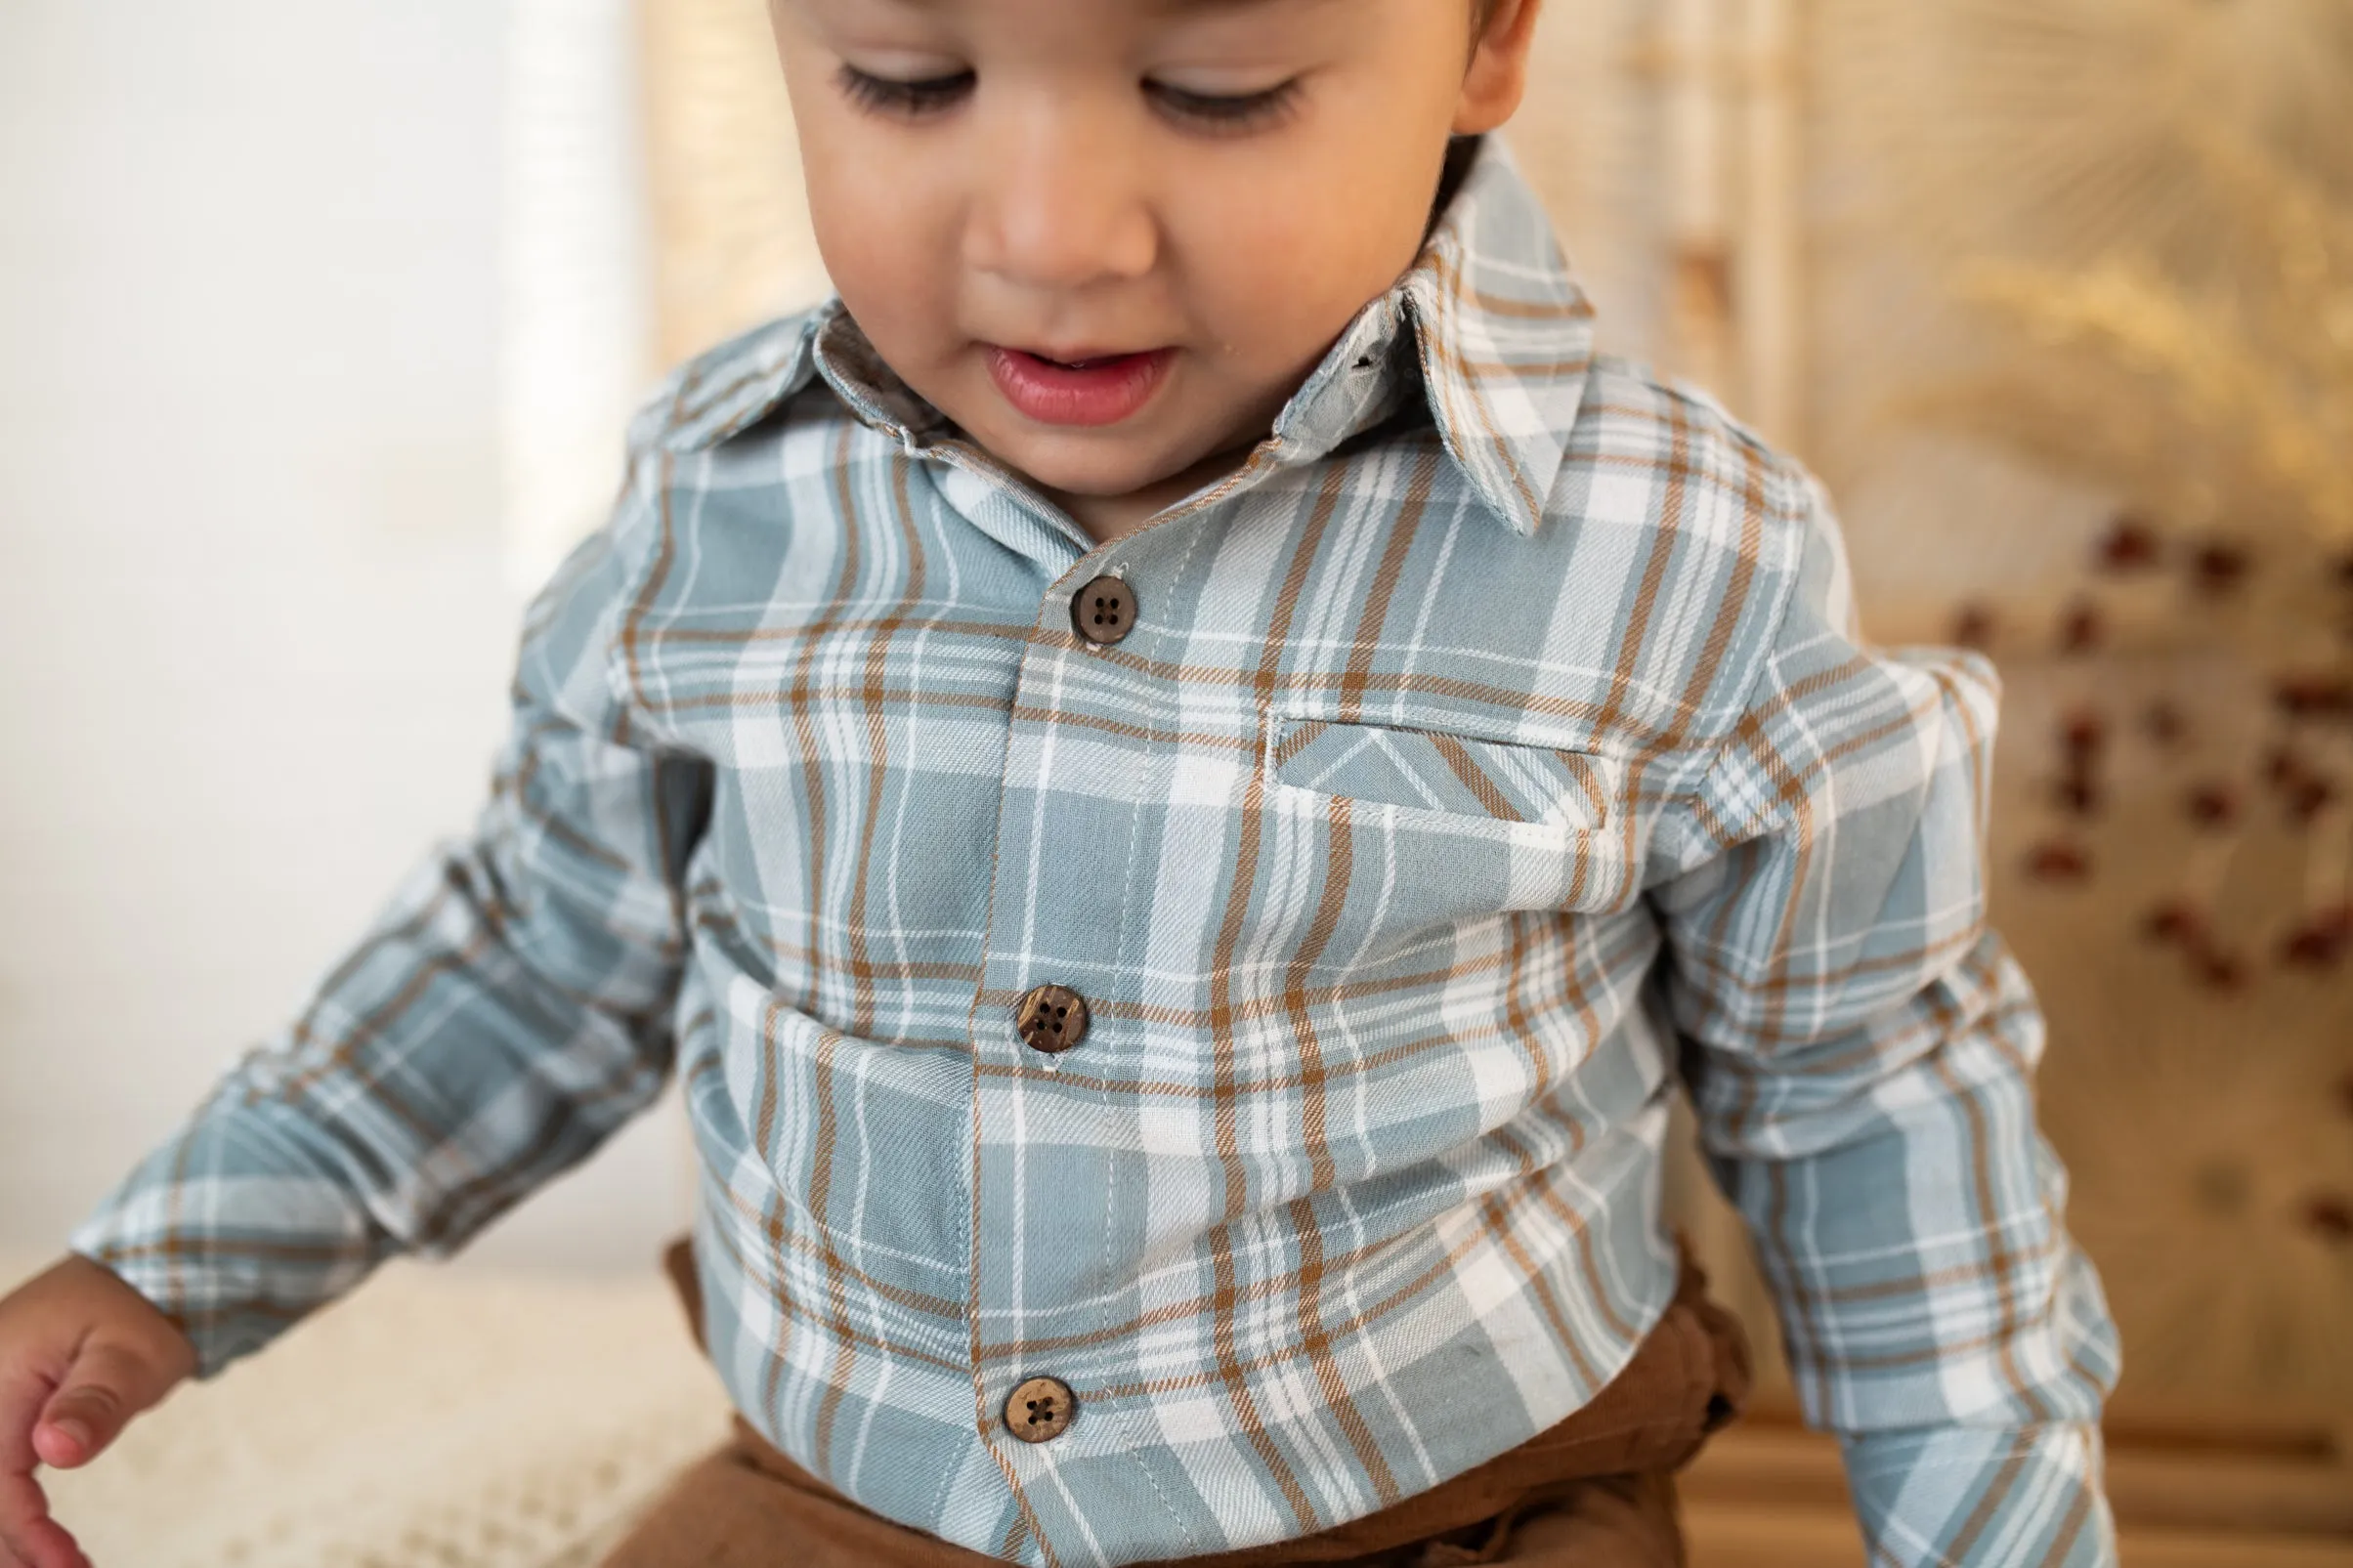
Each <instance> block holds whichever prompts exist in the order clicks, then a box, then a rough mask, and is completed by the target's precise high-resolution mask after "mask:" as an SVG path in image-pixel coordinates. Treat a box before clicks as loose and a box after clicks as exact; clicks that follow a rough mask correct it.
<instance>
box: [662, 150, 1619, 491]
mask: <svg viewBox="0 0 2353 1568" xmlns="http://www.w3.org/2000/svg"><path fill="white" fill-rule="evenodd" d="M1477 143H1478V145H1477V147H1476V149H1475V150H1474V151H1473V153H1472V155H1471V160H1470V164H1469V168H1468V171H1467V172H1466V174H1465V175H1464V177H1463V180H1462V184H1461V186H1460V187H1459V188H1458V189H1457V191H1455V194H1454V197H1453V199H1452V200H1451V201H1449V202H1448V204H1447V206H1446V209H1445V211H1444V212H1443V213H1442V214H1441V215H1440V217H1439V219H1438V221H1437V223H1436V224H1435V225H1434V226H1433V228H1432V230H1431V233H1430V235H1429V237H1428V238H1427V239H1426V240H1425V241H1424V243H1423V246H1422V250H1421V254H1420V255H1419V256H1418V257H1417V258H1416V259H1415V261H1414V264H1413V266H1412V267H1411V268H1409V269H1407V271H1406V272H1405V274H1404V275H1402V276H1401V277H1399V278H1398V279H1397V281H1396V282H1395V283H1394V284H1393V285H1391V286H1390V289H1389V290H1388V291H1387V292H1386V293H1384V294H1382V295H1381V296H1380V297H1379V298H1377V299H1375V300H1373V301H1371V302H1370V303H1368V304H1367V305H1366V306H1365V307H1364V309H1363V310H1361V311H1359V312H1358V313H1357V314H1356V316H1355V318H1353V319H1352V320H1350V322H1349V323H1348V327H1347V328H1346V329H1345V330H1343V331H1342V333H1341V334H1340V337H1339V338H1338V339H1337V340H1336V341H1335V342H1334V343H1333V345H1332V347H1331V349H1330V350H1329V351H1327V352H1326V354H1325V355H1324V358H1323V359H1322V360H1320V361H1319V362H1318V363H1317V365H1316V367H1315V369H1314V370H1312V371H1311V372H1309V374H1308V376H1307V378H1306V380H1305V381H1304V382H1303V383H1301V385H1300V388H1299V390H1298V391H1297V392H1296V393H1294V394H1293V395H1292V397H1291V400H1290V402H1289V403H1286V404H1284V406H1283V410H1282V412H1281V413H1279V414H1278V415H1276V417H1275V421H1274V428H1273V430H1272V432H1271V440H1272V444H1273V447H1274V451H1273V455H1274V457H1275V459H1276V461H1277V462H1278V463H1281V464H1283V465H1286V466H1288V465H1290V464H1294V463H1302V462H1312V461H1315V460H1316V459H1318V458H1321V457H1323V456H1324V455H1326V454H1327V453H1329V452H1330V451H1331V450H1332V449H1333V448H1334V447H1336V446H1338V445H1340V444H1341V443H1342V442H1344V441H1346V440H1348V438H1349V437H1351V436H1353V435H1356V434H1358V433H1359V432H1361V431H1363V430H1365V429H1368V428H1370V427H1371V426H1373V425H1375V424H1377V423H1379V422H1380V421H1381V420H1383V419H1385V418H1388V417H1389V416H1390V415H1391V414H1393V413H1394V412H1396V410H1397V409H1398V408H1399V407H1401V406H1403V405H1404V403H1406V402H1407V400H1408V399H1409V398H1410V397H1411V396H1412V394H1413V392H1414V390H1415V389H1416V388H1417V387H1418V388H1419V390H1420V391H1421V393H1422V395H1423V399H1424V401H1425V402H1426V403H1427V404H1428V407H1429V412H1430V417H1431V420H1432V422H1433V424H1434V425H1435V427H1436V429H1437V432H1438V435H1439V437H1440V439H1441V440H1442V441H1443V442H1444V444H1445V447H1446V450H1447V451H1448V453H1449V454H1451V455H1452V457H1453V459H1454V461H1455V463H1456V465H1457V466H1458V467H1459V468H1460V469H1461V470H1462V472H1463V474H1464V476H1465V478H1466V479H1467V480H1468V481H1469V482H1470V484H1471V486H1472V487H1473V488H1474V489H1475V490H1476V492H1477V493H1478V495H1479V497H1480V499H1481V500H1483V501H1484V502H1485V503H1486V505H1487V507H1488V509H1489V510H1490V511H1492V512H1493V513H1494V514H1495V515H1496V516H1497V517H1498V518H1500V519H1501V520H1502V521H1503V522H1504V523H1506V524H1507V525H1509V526H1510V527H1511V528H1512V530H1514V531H1515V532H1518V533H1522V534H1528V533H1533V532H1534V531H1535V530H1536V529H1537V527H1538V526H1539V525H1540V524H1541V522H1542V521H1543V517H1544V508H1545V502H1546V498H1547V497H1548V496H1549V495H1550V494H1551V493H1552V488H1553V482H1554V480H1555V479H1556V478H1557V477H1558V476H1559V474H1560V471H1561V463H1562V455H1563V453H1564V452H1565V450H1566V448H1567V444H1568V438H1569V433H1570V430H1571V428H1572V427H1573V426H1574V425H1575V423H1576V418H1577V411H1578V407H1579V405H1580V403H1581V402H1582V400H1583V398H1584V392H1585V384H1586V377H1587V374H1588V372H1589V371H1590V370H1591V368H1592V363H1593V341H1594V312H1593V307H1592V305H1591V303H1590V302H1589V301H1588V299H1587V298H1586V295H1585V291H1584V289H1583V288H1582V287H1581V286H1579V284H1578V282H1577V280H1576V278H1575V277H1574V275H1572V274H1571V272H1570V270H1569V265H1568V262H1567V259H1566V257H1565V256H1564V255H1563V254H1562V250H1561V246H1560V243H1559V241H1558V240H1557V239H1556V238H1555V236H1554V233H1553V229H1552V223H1551V220H1550V218H1549V216H1548V215H1547V213H1546V211H1545V208H1544V205H1543V202H1542V201H1541V199H1540V198H1539V197H1538V196H1537V195H1536V193H1535V191H1533V190H1531V189H1530V188H1529V186H1528V184H1527V182H1526V180H1525V179H1524V178H1523V177H1522V175H1521V174H1520V172H1519V165H1518V162H1517V160H1516V159H1515V158H1514V157H1513V156H1512V154H1511V152H1510V150H1509V149H1508V148H1506V147H1505V145H1504V143H1503V142H1502V141H1501V140H1500V139H1499V138H1498V137H1496V136H1494V135H1487V136H1482V137H1479V138H1478V139H1477ZM1408 328H1410V332H1409V331H1408ZM730 368H731V369H733V370H734V372H735V373H734V374H732V375H728V376H726V377H724V378H718V377H714V378H713V379H714V380H720V381H721V383H722V384H719V385H715V386H711V387H708V388H706V389H697V388H695V387H693V386H691V385H690V386H688V387H686V388H684V389H682V390H681V395H680V399H679V403H678V404H677V407H678V413H677V415H676V418H675V423H673V425H672V426H671V430H670V433H669V438H668V439H669V441H670V442H671V443H672V444H675V445H684V446H703V445H710V444H712V443H715V442H718V441H722V440H724V439H726V438H727V437H728V436H730V435H732V434H734V433H735V432H736V431H739V430H742V429H745V428H747V427H748V426H749V425H750V424H752V423H753V422H755V421H756V420H758V419H760V418H762V417H764V416H765V415H766V414H767V413H768V412H769V411H770V410H772V409H774V408H775V407H776V406H777V404H779V403H782V402H783V401H784V400H785V399H787V398H790V397H791V396H792V395H793V394H794V393H796V392H798V391H800V390H801V389H802V388H803V387H805V386H807V385H808V384H809V382H810V380H811V379H812V378H814V377H817V376H823V377H824V378H825V381H826V384H827V385H828V386H829V387H831V388H832V389H833V391H834V394H835V395H836V396H838V397H839V398H840V399H841V400H842V402H843V403H845V404H847V405H848V407H849V408H850V409H851V411H852V412H853V413H855V414H856V415H857V416H858V417H859V418H860V419H861V420H862V421H864V422H865V423H866V424H868V425H870V426H872V427H873V428H875V429H877V430H878V431H881V432H883V433H885V434H888V435H891V436H893V437H895V438H897V439H898V440H899V441H901V442H902V443H904V444H905V445H907V447H908V449H909V450H910V451H914V452H920V451H922V450H924V449H926V448H927V447H929V446H930V445H931V444H932V442H933V440H934V438H936V437H938V436H941V435H943V434H944V433H946V432H949V431H951V430H953V429H954V426H953V425H952V423H951V422H950V421H949V420H948V419H947V418H946V416H945V415H943V414H942V413H941V412H940V411H939V410H938V409H937V408H935V407H933V406H932V405H931V404H930V403H927V402H925V401H924V400H923V399H922V398H921V397H920V396H918V395H917V394H916V393H915V392H914V391H913V390H912V389H911V388H909V387H908V386H907V384H906V383H905V382H903V381H901V380H900V379H899V377H898V376H897V375H896V374H895V373H894V372H893V371H892V370H891V369H890V367H889V366H888V365H886V364H884V363H883V362H882V360H881V357H880V356H879V355H877V353H876V352H875V350H874V346H873V344H872V343H870V342H869V341H868V340H867V337H866V334H865V333H864V332H863V331H861V330H860V329H859V327H858V323H857V322H856V320H854V319H853V318H851V317H850V316H849V314H848V312H847V311H846V310H845V309H844V307H843V305H842V302H841V297H840V296H839V295H838V294H836V295H834V296H832V297H830V298H829V299H827V300H826V301H825V302H824V303H823V304H821V305H819V306H817V307H816V308H815V309H813V310H811V311H810V312H808V313H807V314H806V315H804V316H803V317H801V318H798V321H797V329H789V330H785V331H778V332H774V333H771V334H769V335H768V336H767V337H766V338H765V340H764V341H759V342H757V344H756V347H755V349H754V353H753V354H752V356H751V362H750V363H749V364H747V363H745V362H744V361H743V360H734V361H733V363H732V365H731V366H730Z"/></svg>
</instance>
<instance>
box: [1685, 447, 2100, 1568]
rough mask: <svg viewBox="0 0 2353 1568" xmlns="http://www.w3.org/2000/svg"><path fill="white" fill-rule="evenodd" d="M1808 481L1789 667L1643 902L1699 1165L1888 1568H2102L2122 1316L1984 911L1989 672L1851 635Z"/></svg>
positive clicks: (1766, 682) (1766, 674) (1762, 685)
mask: <svg viewBox="0 0 2353 1568" xmlns="http://www.w3.org/2000/svg"><path fill="white" fill-rule="evenodd" d="M1816 494H1817V501H1818V504H1817V507H1816V516H1815V518H1814V520H1813V522H1812V525H1811V529H1810V532H1809V537H1808V539H1807V541H1806V547H1805V548H1806V553H1805V559H1804V564H1803V568H1802V571H1801V574H1800V581H1799V584H1798V586H1797V588H1796V589H1795V591H1794V593H1793V595H1792V599H1791V603H1790V606H1789V609H1788V611H1787V613H1786V615H1785V617H1784V619H1783V622H1782V625H1781V629H1780V631H1779V633H1778V635H1777V637H1776V639H1775V646H1774V649H1773V652H1772V654H1771V656H1770V657H1769V659H1768V660H1767V662H1766V664H1765V667H1764V668H1763V669H1762V670H1761V671H1760V672H1759V673H1758V675H1757V677H1756V681H1755V685H1754V686H1753V688H1752V693H1753V696H1752V698H1751V699H1750V700H1749V701H1748V702H1747V704H1746V707H1745V712H1744V716H1743V718H1742V720H1741V722H1740V724H1739V726H1738V729H1737V733H1736V734H1734V735H1733V738H1732V739H1731V740H1730V742H1728V743H1727V745H1726V747H1725V748H1724V751H1723V753H1722V754H1721V755H1720V756H1719V757H1718V758H1717V759H1716V760H1715V763H1714V765H1713V767H1712V768H1711V770H1710V772H1709V774H1708V776H1707V777H1706V779H1705V780H1704V782H1703V783H1702V784H1701V785H1700V786H1699V788H1698V790H1697V791H1696V794H1695V796H1694V798H1693V799H1692V800H1691V801H1690V824H1691V827H1690V840H1689V846H1688V853H1686V854H1685V855H1683V856H1682V857H1681V869H1680V874H1677V875H1675V876H1673V877H1671V878H1670V879H1668V880H1666V881H1665V882H1664V883H1662V884H1661V885H1660V886H1658V887H1657V888H1655V889H1654V890H1653V894H1652V898H1653V902H1654V907H1655V908H1656V909H1657V910H1658V911H1659V912H1660V914H1661V916H1662V918H1663V921H1664V925H1665V928H1666V932H1667V936H1668V942H1669V955H1670V961H1669V964H1668V965H1667V968H1666V971H1665V975H1664V994H1665V997H1666V1002H1667V1006H1668V1008H1669V1010H1670V1012H1671V1014H1672V1017H1673V1020H1674V1024H1675V1027H1676V1030H1677V1032H1678V1034H1679V1036H1680V1037H1681V1038H1682V1040H1683V1051H1684V1071H1685V1077H1686V1080H1687V1081H1688V1082H1689V1083H1690V1086H1691V1091H1692V1099H1693V1104H1694V1107H1695V1110H1696V1113H1697V1118H1698V1123H1699V1128H1700V1141H1701V1149H1702V1152H1703V1155H1704V1157H1705V1159H1706V1161H1707V1163H1708V1165H1709V1167H1710V1169H1711V1171H1712V1173H1713V1174H1714V1176H1715V1179H1716V1180H1717V1181H1718V1182H1719V1184H1720V1185H1721V1187H1722V1189H1723V1191H1724V1192H1725V1194H1726V1196H1727V1197H1728V1199H1730V1200H1731V1202H1732V1203H1733V1205H1734V1206H1735V1207H1736V1208H1738V1210H1739V1211H1740V1213H1741V1215H1742V1216H1743V1217H1744V1219H1745V1221H1746V1223H1747V1226H1748V1229H1749V1231H1750V1234H1751V1236H1752V1238H1753V1240H1754V1242H1755V1245H1756V1249H1757V1252H1758V1256H1759V1258H1760V1262H1761V1266H1762V1269H1763V1272H1764V1275H1765V1278H1766V1281H1767V1283H1768V1285H1769V1286H1770V1288H1771V1290H1772V1292H1773V1294H1774V1297H1775V1303H1776V1305H1777V1307H1778V1309H1779V1312H1780V1315H1781V1320H1782V1326H1783V1338H1784V1344H1785V1346H1786V1348H1787V1351H1788V1355H1789V1362H1790V1368H1791V1371H1792V1374H1793V1376H1794V1378H1795V1381H1796V1385H1797V1391H1798V1394H1799V1396H1800V1398H1801V1401H1802V1403H1803V1407H1804V1410H1805V1414H1806V1417H1807V1420H1808V1421H1809V1422H1810V1423H1811V1424H1813V1425H1816V1426H1818V1427H1821V1428H1826V1429H1828V1430H1830V1431H1833V1432H1835V1433H1836V1434H1837V1435H1838V1436H1839V1439H1840V1442H1841V1444H1842V1448H1843V1453H1844V1456H1845V1460H1846V1467H1847V1475H1848V1480H1849V1483H1850V1486H1851V1489H1852V1491H1853V1495H1854V1500H1855V1505H1856V1509H1857V1512H1858V1515H1859V1518H1860V1521H1861V1526H1862V1530H1863V1534H1864V1537H1865V1540H1866V1542H1867V1544H1868V1545H1869V1547H1870V1548H1871V1553H1872V1555H1871V1558H1870V1560H1871V1562H1872V1563H1873V1565H1874V1568H1887V1565H1898V1564H1901V1565H1906V1568H1909V1565H1927V1564H2001V1565H2004V1568H2012V1565H2022V1564H2044V1563H2051V1564H2070V1565H2077V1564H2085V1565H2091V1564H2108V1563H2113V1562H2114V1561H2115V1560H2116V1546H2115V1539H2114V1524H2113V1521H2112V1519H2111V1517H2110V1513H2109V1509H2108V1505H2107V1502H2106V1499H2105V1495H2104V1492H2103V1478H2102V1449H2101V1445H2100V1434H2099V1429H2098V1422H2099V1418H2100V1412H2101V1408H2102V1403H2103V1401H2104V1399H2105V1397H2106V1396H2107V1394H2108V1393H2109V1392H2110V1391H2111V1390H2112V1389H2113V1388H2114V1386H2115V1383H2116V1379H2117V1375H2118V1371H2119V1366H2120V1362H2119V1348H2118V1339H2117V1334H2116V1328H2115V1325H2114V1323H2113V1321H2112V1320H2111V1318H2110V1316H2109V1312H2108V1307H2107V1303H2106V1300H2105V1298H2104V1296H2103V1294H2102V1292H2101V1289H2100V1283H2099V1279H2098V1276H2097V1274H2096V1273H2095V1272H2094V1270H2093V1267H2092V1265H2091V1263H2090V1261H2089V1259H2088V1258H2086V1257H2085V1256H2084V1254H2083V1253H2082V1252H2081V1250H2079V1249H2078V1248H2077V1247H2076V1246H2075V1243H2074V1242H2073V1240H2072V1239H2071V1238H2070V1236H2069V1234H2068V1232H2067V1230H2066V1228H2065V1225H2064V1222H2063V1213H2064V1208H2065V1203H2066V1197H2067V1183H2066V1172H2065V1170H2064V1169H2063V1168H2062V1166H2061V1165H2060V1163H2059V1160H2058V1158H2057V1157H2056V1155H2055V1154H2054V1153H2053V1151H2052V1150H2051V1148H2050V1146H2049V1144H2048V1142H2047V1141H2046V1140H2045V1139H2044V1138H2043V1136H2042V1134H2041V1132H2040V1130H2039V1129H2038V1127H2037V1125H2036V1123H2035V1118H2034V1103H2033V1088H2032V1084H2033V1073H2034V1069H2035V1066H2036V1064H2037V1062H2038V1061H2039V1060H2040V1057H2041V1053H2042V1049H2043V1024H2042V1017H2041V1013H2040V1011H2039V1009H2038V1007H2037V1005H2036V1002H2035V999H2034V996H2033V993H2032V989H2031V988H2030V986H2029V984H2028V982H2027V979H2026V977H2025V975H2024V974H2023V973H2022V972H2021V970H2020V968H2019V966H2018V965H2017V963H2016V962H2015V961H2014V960H2013V959H2012V958H2011V956H2010V955H2009V954H2008V953H2007V952H2006V951H2005V949H2004V948H2003V946H2002V944H2001V942H2000V940H1999V938H1998V937H1997V936H1995V935H1994V934H1993V933H1992V932H1991V931H1989V929H1988V928H1987V926H1986V924H1985V881H1984V860H1985V855H1984V838H1983V835H1984V827H1985V818H1986V812H1987V797H1988V780H1989V768H1990V748H1991V744H1992V737H1993V728H1994V717H1995V708H1996V704H1997V700H1998V689H1997V684H1996V679H1995V676H1994V673H1993V670H1992V668H1991V666H1990V665H1989V664H1988V663H1987V662H1986V661H1985V660H1984V659H1983V658H1980V657H1976V656H1974V655H1966V654H1954V653H1948V652H1945V651H1936V650H1917V651H1906V652H1903V653H1894V654H1879V653H1874V652H1869V651H1866V650H1865V649H1863V648H1862V647H1861V646H1860V645H1859V640H1858V635H1857V633H1856V630H1855V617H1854V612H1853V607H1852V603H1851V596H1850V593H1849V589H1848V585H1847V578H1846V571H1845V562H1844V557H1843V554H1842V548H1841V545H1840V542H1839V538H1838V533H1837V530H1836V525H1835V523H1834V522H1833V520H1832V519H1831V517H1830V515H1829V512H1828V509H1827V506H1826V504H1824V503H1821V502H1820V501H1819V495H1818V491H1817V492H1816Z"/></svg>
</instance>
